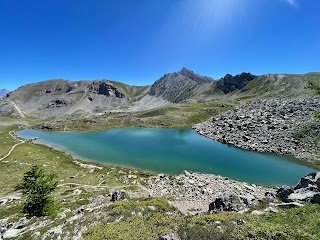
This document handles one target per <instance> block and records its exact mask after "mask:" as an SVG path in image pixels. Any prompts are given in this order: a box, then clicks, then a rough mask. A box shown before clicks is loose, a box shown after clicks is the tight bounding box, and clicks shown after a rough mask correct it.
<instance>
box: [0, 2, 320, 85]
mask: <svg viewBox="0 0 320 240" xmlns="http://www.w3.org/2000/svg"><path fill="white" fill-rule="evenodd" d="M183 66H185V67H187V68H189V69H191V70H193V71H195V72H197V73H200V74H202V75H207V76H211V77H214V78H220V77H223V76H224V75H225V74H227V73H231V74H237V73H240V72H243V71H247V72H251V73H254V74H264V73H305V72H310V71H320V1H319V0H100V1H98V0H0V89H1V88H7V89H9V90H13V89H14V88H16V87H19V86H21V85H23V84H26V83H30V82H37V81H42V80H46V79H52V78H66V79H69V80H84V79H102V78H104V79H112V80H117V81H122V82H126V83H129V84H132V85H145V84H152V83H153V82H154V81H155V80H157V79H158V78H159V77H161V76H162V75H163V74H165V73H168V72H173V71H178V70H180V68H182V67H183Z"/></svg>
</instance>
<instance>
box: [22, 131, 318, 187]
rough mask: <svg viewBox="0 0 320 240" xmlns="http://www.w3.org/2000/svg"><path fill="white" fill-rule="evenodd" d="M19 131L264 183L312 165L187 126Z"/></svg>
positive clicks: (157, 164) (145, 161)
mask: <svg viewBox="0 0 320 240" xmlns="http://www.w3.org/2000/svg"><path fill="white" fill-rule="evenodd" d="M17 135H18V136H19V137H22V138H25V139H29V138H35V137H37V140H35V142H36V143H42V144H45V145H49V146H52V147H55V148H58V149H62V150H64V151H66V152H68V153H70V154H73V155H76V156H79V157H80V158H83V159H90V160H92V161H95V162H99V163H107V164H116V165H124V166H128V167H134V168H138V169H141V170H149V171H153V172H159V173H168V174H177V173H181V172H182V171H183V170H189V171H194V172H206V173H212V174H216V175H222V176H225V177H230V178H232V179H236V180H240V181H246V182H250V183H256V184H265V185H295V184H296V183H297V181H298V180H299V178H300V177H302V176H303V175H305V174H308V173H310V172H313V171H315V169H313V168H312V167H310V166H306V165H303V164H302V163H300V162H298V161H296V160H294V159H293V158H290V157H287V156H278V155H274V154H266V153H257V152H251V151H245V150H242V149H239V148H235V147H232V146H228V145H226V144H222V143H219V142H216V141H213V140H211V139H208V138H206V137H203V136H201V135H199V134H197V133H196V132H195V131H193V130H192V129H179V128H178V129H174V128H173V129H158V128H121V129H110V130H105V131H98V132H45V131H39V130H31V129H25V130H21V131H18V132H17Z"/></svg>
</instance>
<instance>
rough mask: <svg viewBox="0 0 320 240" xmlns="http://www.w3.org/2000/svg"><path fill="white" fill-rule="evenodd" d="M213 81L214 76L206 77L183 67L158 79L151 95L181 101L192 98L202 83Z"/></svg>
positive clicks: (174, 101)
mask: <svg viewBox="0 0 320 240" xmlns="http://www.w3.org/2000/svg"><path fill="white" fill-rule="evenodd" d="M211 82H213V79H212V78H209V77H204V76H201V75H198V74H195V73H194V72H192V71H190V70H188V69H186V68H182V69H181V71H179V72H174V73H168V74H165V75H164V76H163V77H161V78H160V79H159V80H157V81H156V82H155V83H154V84H153V85H152V86H151V88H150V91H149V94H150V95H151V96H156V97H159V96H161V97H162V98H163V99H165V100H167V101H169V102H172V103H179V102H183V101H186V100H188V99H190V98H191V97H192V96H193V95H194V94H196V92H197V88H198V87H199V86H200V85H203V84H206V83H211Z"/></svg>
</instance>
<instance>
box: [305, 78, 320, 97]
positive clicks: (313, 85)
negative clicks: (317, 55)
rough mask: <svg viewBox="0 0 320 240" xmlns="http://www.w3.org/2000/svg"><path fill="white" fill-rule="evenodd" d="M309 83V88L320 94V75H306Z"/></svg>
mask: <svg viewBox="0 0 320 240" xmlns="http://www.w3.org/2000/svg"><path fill="white" fill-rule="evenodd" d="M306 78H307V81H308V87H309V88H310V89H313V90H315V91H317V92H318V93H319V94H320V74H319V73H308V74H306Z"/></svg>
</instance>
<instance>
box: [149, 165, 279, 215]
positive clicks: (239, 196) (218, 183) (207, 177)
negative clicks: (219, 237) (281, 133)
mask: <svg viewBox="0 0 320 240" xmlns="http://www.w3.org/2000/svg"><path fill="white" fill-rule="evenodd" d="M145 184H146V185H147V188H148V191H149V193H150V196H168V197H173V198H174V200H173V201H172V204H173V205H174V206H175V207H177V208H178V209H179V210H180V211H182V212H183V213H187V212H189V213H194V214H196V213H204V212H208V207H209V205H210V206H211V207H210V210H218V209H220V210H221V209H223V210H226V209H229V210H230V211H231V210H235V211H236V210H237V209H238V210H241V209H243V208H248V207H250V206H252V205H254V204H256V203H258V202H259V201H260V200H262V199H264V198H269V197H271V198H273V196H274V195H275V189H273V188H268V187H263V186H258V185H255V184H248V183H245V182H237V181H234V180H231V179H228V178H225V177H222V176H216V175H213V174H205V173H190V172H188V171H185V172H184V174H181V175H178V176H176V177H169V176H166V175H163V174H160V175H158V177H157V178H150V179H149V180H148V181H147V182H146V183H145ZM233 196H236V197H233ZM229 203H230V204H229ZM236 204H238V205H239V206H238V205H237V207H236ZM224 205H225V207H223V206H224Z"/></svg>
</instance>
